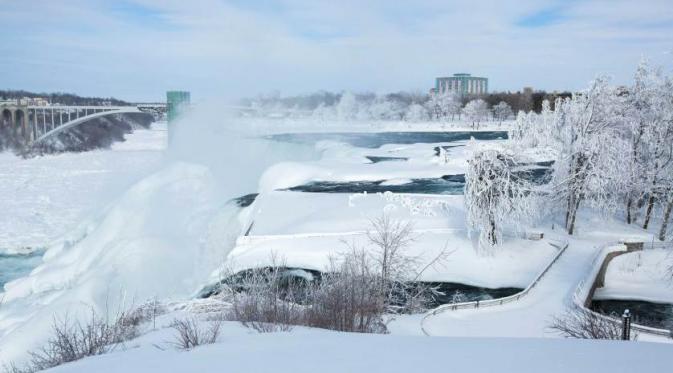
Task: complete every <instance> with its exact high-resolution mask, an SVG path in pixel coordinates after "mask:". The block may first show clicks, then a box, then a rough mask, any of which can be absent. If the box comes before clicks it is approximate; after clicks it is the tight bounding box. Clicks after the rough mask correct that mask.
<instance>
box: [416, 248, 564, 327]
mask: <svg viewBox="0 0 673 373" xmlns="http://www.w3.org/2000/svg"><path fill="white" fill-rule="evenodd" d="M550 241H551V240H550ZM548 243H549V244H550V245H551V246H553V247H555V248H557V249H558V252H557V253H556V255H554V258H552V260H551V261H550V262H549V263H548V264H547V265H546V266H545V267H544V269H543V270H542V271H541V272H540V273H539V274H538V275H537V276H536V277H535V279H534V280H533V282H531V283H530V284H529V285H528V286H527V287H526V288H525V289H523V290H522V291H520V292H518V293H516V294H513V295H510V296H507V297H504V298H497V299H489V300H484V301H478V300H477V301H472V302H460V303H449V304H443V305H441V306H439V307H437V308H434V309H432V310H430V311H428V312H426V313H425V315H423V318H422V319H421V330H422V331H423V333H424V334H425V335H430V334H429V333H428V332H427V331H426V330H425V327H424V323H425V320H426V319H427V318H428V317H430V316H434V315H437V314H439V313H442V312H447V311H455V310H462V309H474V308H483V307H493V306H501V305H503V304H507V303H512V302H516V301H518V300H519V299H521V298H522V297H524V296H526V295H527V294H528V293H529V292H530V291H531V290H532V289H533V288H535V286H537V284H539V283H540V280H542V278H543V277H544V276H545V275H546V274H547V273H548V272H549V269H550V268H551V267H552V266H553V265H554V264H555V263H556V262H557V261H558V259H559V258H560V257H561V255H563V253H564V252H565V250H566V249H567V248H568V242H567V241H558V242H556V243H554V242H548Z"/></svg>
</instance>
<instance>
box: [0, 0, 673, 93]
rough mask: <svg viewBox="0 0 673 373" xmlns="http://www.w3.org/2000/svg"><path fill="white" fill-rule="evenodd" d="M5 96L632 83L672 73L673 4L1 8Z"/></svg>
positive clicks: (70, 3) (208, 3)
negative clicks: (478, 80)
mask: <svg viewBox="0 0 673 373" xmlns="http://www.w3.org/2000/svg"><path fill="white" fill-rule="evenodd" d="M0 25H2V26H0V29H1V30H2V33H1V34H0V71H2V73H1V74H0V88H11V89H27V90H32V91H66V92H74V93H78V94H82V95H97V96H116V97H119V98H123V99H128V100H134V101H148V100H161V99H163V97H164V94H165V91H166V90H168V89H185V90H190V91H191V92H192V96H193V97H195V98H197V99H198V98H216V97H235V96H246V95H254V94H257V93H264V92H269V91H272V90H279V91H280V92H281V93H283V94H296V93H308V92H312V91H316V90H320V89H323V90H330V91H340V90H353V91H374V92H389V91H398V90H420V91H427V89H429V88H431V87H432V86H433V84H434V78H435V77H436V76H443V75H450V74H453V73H456V72H468V73H472V74H474V75H479V76H486V77H488V78H489V79H490V81H489V85H490V89H491V90H519V89H521V87H523V86H533V87H535V88H540V89H547V90H565V89H578V88H582V87H584V86H585V85H586V84H587V82H588V81H589V80H591V79H592V78H594V77H595V76H597V75H599V74H607V75H609V76H612V77H613V78H614V80H615V82H616V83H619V84H622V83H627V82H628V81H629V79H630V78H631V76H632V75H633V72H634V70H635V66H636V64H637V63H638V61H639V60H640V59H641V57H642V56H645V57H647V58H649V59H650V60H652V62H653V63H656V64H660V65H663V66H664V67H665V69H666V70H667V71H668V72H670V71H671V67H673V54H671V51H673V0H639V1H625V0H598V1H581V0H571V1H552V0H520V1H496V0H472V1H447V0H445V1H440V0H437V1H403V2H402V1H400V2H397V1H390V0H373V1H364V0H362V1H356V0H332V1H318V0H277V1H274V0H256V1H245V0H234V1H224V0H122V1H112V0H110V1H105V0H58V1H54V0H0Z"/></svg>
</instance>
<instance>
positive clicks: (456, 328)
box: [424, 240, 598, 337]
mask: <svg viewBox="0 0 673 373" xmlns="http://www.w3.org/2000/svg"><path fill="white" fill-rule="evenodd" d="M597 250H598V249H597V248H596V247H595V246H594V245H592V244H590V243H587V242H586V241H585V242H582V241H575V240H571V241H570V242H569V246H568V248H567V249H566V251H565V253H563V255H561V257H560V258H559V260H558V261H557V262H556V263H555V264H554V265H553V266H552V267H551V268H550V270H549V272H548V273H547V274H546V275H545V276H544V277H543V278H542V280H541V281H540V283H538V285H537V286H536V287H534V288H533V289H532V290H531V291H530V292H529V293H528V294H527V295H526V296H525V297H523V298H522V299H521V300H519V301H518V302H513V303H509V304H505V305H502V306H495V307H488V308H480V309H465V310H456V311H446V312H443V313H440V314H437V315H434V316H430V317H428V318H427V319H426V320H425V322H424V327H425V330H426V331H427V332H428V333H429V334H430V335H433V336H470V337H476V336H484V337H544V336H554V335H555V332H554V331H552V330H549V324H550V323H551V321H552V320H553V317H554V315H559V314H561V313H563V312H564V311H565V309H566V307H567V306H569V305H571V304H572V295H573V293H574V291H575V289H576V287H577V284H578V283H579V282H580V281H581V280H582V279H583V278H584V276H586V274H587V272H588V271H589V269H590V267H591V262H592V260H593V258H594V255H595V254H596V252H597Z"/></svg>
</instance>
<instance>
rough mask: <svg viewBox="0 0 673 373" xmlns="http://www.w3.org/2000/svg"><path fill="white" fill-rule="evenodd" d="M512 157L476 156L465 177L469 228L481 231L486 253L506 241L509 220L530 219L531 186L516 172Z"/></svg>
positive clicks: (500, 153)
mask: <svg viewBox="0 0 673 373" xmlns="http://www.w3.org/2000/svg"><path fill="white" fill-rule="evenodd" d="M515 164H516V162H515V160H514V158H513V157H512V155H510V154H508V153H506V152H503V151H499V150H484V151H478V152H476V153H475V154H474V155H473V156H472V158H471V159H470V160H469V161H468V167H467V172H466V174H465V208H466V209H467V220H468V226H469V227H470V228H471V229H473V230H476V231H479V248H480V249H481V250H484V251H485V252H489V251H490V249H491V248H492V247H493V246H494V245H496V244H498V243H500V242H501V241H502V231H503V224H504V222H505V220H506V219H507V218H515V220H516V218H522V217H524V216H525V215H527V214H528V213H529V212H530V210H529V204H528V200H527V195H528V194H529V192H530V191H531V186H530V183H529V182H528V181H527V180H526V179H525V178H522V177H520V175H517V174H516V173H514V172H513V166H514V165H515Z"/></svg>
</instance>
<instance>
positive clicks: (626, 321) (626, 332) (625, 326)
mask: <svg viewBox="0 0 673 373" xmlns="http://www.w3.org/2000/svg"><path fill="white" fill-rule="evenodd" d="M630 339H631V313H630V312H629V310H628V309H626V310H624V314H623V315H622V340H624V341H628V340H630Z"/></svg>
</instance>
